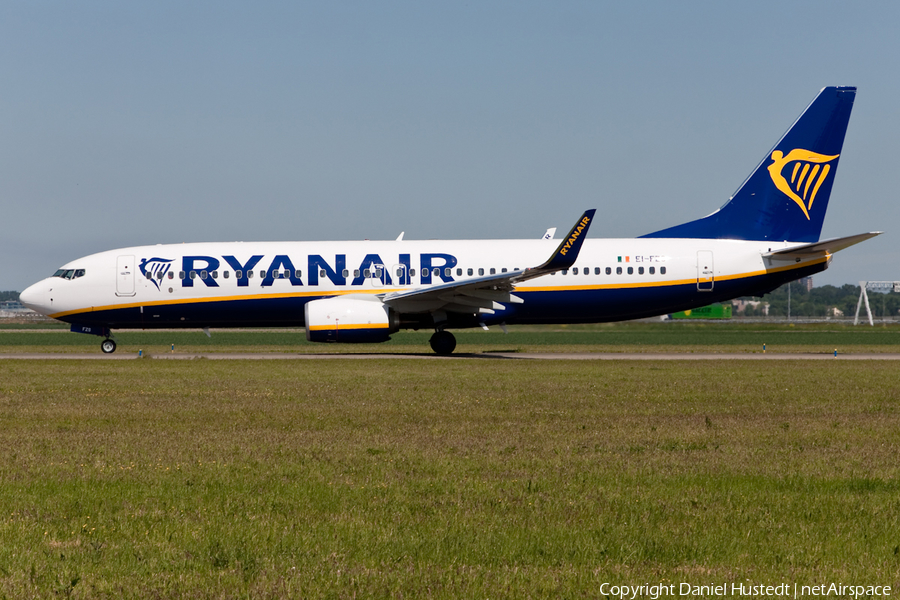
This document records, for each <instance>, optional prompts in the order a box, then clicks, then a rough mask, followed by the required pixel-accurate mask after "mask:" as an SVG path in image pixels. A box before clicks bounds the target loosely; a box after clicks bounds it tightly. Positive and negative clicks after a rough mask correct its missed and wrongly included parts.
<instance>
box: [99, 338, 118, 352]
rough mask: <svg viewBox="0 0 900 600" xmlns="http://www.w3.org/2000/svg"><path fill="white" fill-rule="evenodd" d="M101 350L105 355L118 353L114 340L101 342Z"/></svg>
mask: <svg viewBox="0 0 900 600" xmlns="http://www.w3.org/2000/svg"><path fill="white" fill-rule="evenodd" d="M100 350H102V351H103V353H104V354H112V353H113V352H115V351H116V342H115V341H114V340H103V341H102V342H100Z"/></svg>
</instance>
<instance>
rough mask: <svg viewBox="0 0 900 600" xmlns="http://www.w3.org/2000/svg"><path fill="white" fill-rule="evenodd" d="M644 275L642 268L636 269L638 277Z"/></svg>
mask: <svg viewBox="0 0 900 600" xmlns="http://www.w3.org/2000/svg"><path fill="white" fill-rule="evenodd" d="M643 274H644V267H638V275H643Z"/></svg>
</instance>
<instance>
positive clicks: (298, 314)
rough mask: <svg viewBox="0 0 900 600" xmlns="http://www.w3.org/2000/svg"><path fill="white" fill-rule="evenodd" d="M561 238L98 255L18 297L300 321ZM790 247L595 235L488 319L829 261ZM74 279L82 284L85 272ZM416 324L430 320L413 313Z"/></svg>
mask: <svg viewBox="0 0 900 600" xmlns="http://www.w3.org/2000/svg"><path fill="white" fill-rule="evenodd" d="M557 243H558V240H555V241H554V240H453V241H446V240H430V241H362V242H255V243H249V242H247V243H245V242H233V243H192V244H178V245H156V246H138V247H132V248H121V249H118V250H111V251H107V252H101V253H99V254H93V255H90V256H86V257H84V258H80V259H78V260H75V261H72V262H70V263H68V264H66V265H65V266H63V267H62V268H61V269H60V272H58V273H61V276H54V277H49V278H47V279H44V280H42V281H40V282H38V283H36V284H35V285H33V286H31V287H29V288H28V289H27V290H26V291H25V292H23V293H22V295H21V297H22V301H23V302H24V303H25V304H26V305H28V306H29V307H31V308H33V309H35V310H37V311H38V312H41V313H43V314H46V315H49V316H51V317H54V318H57V319H61V320H64V321H68V322H71V323H78V324H86V325H102V326H105V327H111V328H129V327H136V328H140V327H145V328H153V327H225V326H238V327H239V326H252V325H273V326H277V325H292V326H297V325H302V324H303V305H304V304H305V303H306V302H308V301H310V300H315V299H322V298H328V297H335V296H341V295H349V294H357V295H358V294H366V295H375V296H377V295H382V294H386V293H389V292H392V291H398V290H404V289H410V288H427V287H428V286H432V285H436V284H444V283H448V282H451V281H454V282H461V281H465V280H466V279H474V278H477V277H479V276H486V275H491V274H495V273H502V272H504V270H509V271H512V270H516V269H523V268H529V267H534V266H535V265H538V264H540V263H541V262H542V261H543V260H544V259H546V257H547V256H548V255H549V254H550V253H551V252H552V251H553V249H554V248H555V247H556V244H557ZM799 245H800V244H792V243H789V242H779V243H772V242H756V241H741V240H713V239H658V238H651V239H640V238H638V239H589V240H585V242H584V246H583V247H582V249H581V252H580V254H579V256H578V259H577V262H576V263H575V264H574V266H573V267H572V268H570V269H568V270H566V271H560V272H558V273H554V274H552V275H545V276H542V277H538V278H536V279H532V280H530V281H527V282H524V283H521V284H520V285H518V286H517V287H516V288H515V294H516V295H517V296H519V297H521V298H522V299H523V300H524V302H522V303H521V304H519V305H516V306H508V307H506V308H507V309H508V310H500V311H498V312H497V313H496V314H495V315H493V316H492V317H491V318H480V319H478V320H475V321H472V320H471V319H469V320H465V319H463V320H458V321H456V322H451V323H450V325H451V326H459V327H466V326H473V325H476V324H478V322H485V321H487V322H507V323H518V322H522V323H541V322H545V323H562V322H599V321H615V320H623V319H629V318H636V317H643V316H651V315H657V314H665V313H669V312H673V311H677V310H683V309H685V308H691V307H696V306H703V305H706V304H709V303H710V302H713V301H718V300H722V299H727V298H732V297H736V296H740V295H750V294H753V293H755V292H759V293H762V292H764V291H767V290H769V289H772V288H774V287H776V286H777V285H780V284H781V283H783V282H784V281H789V280H792V279H796V278H797V277H800V276H803V275H805V274H811V273H814V272H818V271H821V270H823V269H824V268H826V267H827V263H828V260H830V255H829V256H827V257H821V256H820V257H814V258H810V259H806V260H799V259H793V258H792V259H790V260H777V259H776V260H773V259H772V258H769V257H764V256H763V254H764V253H767V252H770V251H776V250H781V249H785V248H790V247H793V246H799ZM76 273H77V274H78V276H77V277H76V276H75V274H76ZM406 322H407V323H408V325H407V326H410V327H413V326H415V327H418V326H422V325H423V324H425V325H427V323H428V320H427V318H425V317H422V316H421V315H420V316H416V315H411V318H410V319H409V320H407V321H406Z"/></svg>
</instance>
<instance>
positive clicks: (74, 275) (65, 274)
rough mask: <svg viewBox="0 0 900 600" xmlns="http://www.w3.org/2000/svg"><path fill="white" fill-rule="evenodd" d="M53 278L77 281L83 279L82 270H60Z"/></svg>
mask: <svg viewBox="0 0 900 600" xmlns="http://www.w3.org/2000/svg"><path fill="white" fill-rule="evenodd" d="M53 276H54V277H60V278H62V279H78V278H79V277H84V269H60V270H58V271H57V272H56V273H54V274H53Z"/></svg>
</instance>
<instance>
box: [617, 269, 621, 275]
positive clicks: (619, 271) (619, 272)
mask: <svg viewBox="0 0 900 600" xmlns="http://www.w3.org/2000/svg"><path fill="white" fill-rule="evenodd" d="M621 274H622V267H616V275H621Z"/></svg>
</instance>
